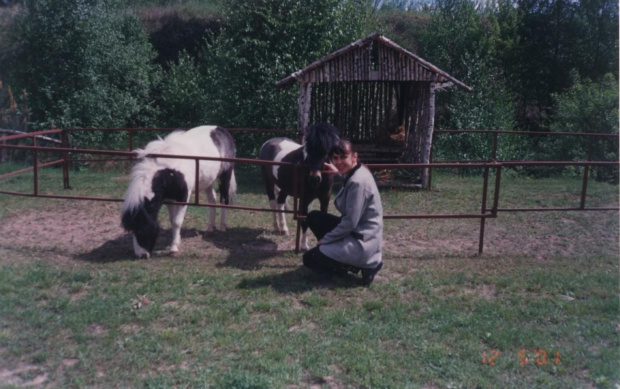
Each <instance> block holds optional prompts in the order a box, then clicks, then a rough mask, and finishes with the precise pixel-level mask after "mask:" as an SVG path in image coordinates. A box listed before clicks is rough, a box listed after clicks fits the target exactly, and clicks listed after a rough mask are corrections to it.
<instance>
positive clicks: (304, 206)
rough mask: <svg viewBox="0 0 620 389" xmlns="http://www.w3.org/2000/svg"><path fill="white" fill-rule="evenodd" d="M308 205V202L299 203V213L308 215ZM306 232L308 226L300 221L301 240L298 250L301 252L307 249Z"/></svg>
mask: <svg viewBox="0 0 620 389" xmlns="http://www.w3.org/2000/svg"><path fill="white" fill-rule="evenodd" d="M308 205H309V204H302V205H301V214H302V215H305V216H308ZM307 232H308V226H307V225H306V223H302V227H301V242H300V244H299V250H301V251H302V252H306V251H308V236H307V235H306V233H307Z"/></svg>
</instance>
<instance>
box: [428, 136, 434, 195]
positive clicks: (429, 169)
mask: <svg viewBox="0 0 620 389" xmlns="http://www.w3.org/2000/svg"><path fill="white" fill-rule="evenodd" d="M434 144H435V132H434V131H433V135H431V151H430V153H429V156H428V163H430V164H431V165H432V164H433V145H434ZM432 179H433V169H432V168H431V167H429V168H428V190H429V191H430V190H431V189H432V188H433V187H432V185H431V184H432Z"/></svg>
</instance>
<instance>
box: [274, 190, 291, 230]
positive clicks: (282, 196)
mask: <svg viewBox="0 0 620 389" xmlns="http://www.w3.org/2000/svg"><path fill="white" fill-rule="evenodd" d="M287 197H288V196H287V194H286V193H284V192H282V191H280V192H279V193H278V197H277V204H276V207H277V209H278V211H280V212H276V213H274V215H277V217H278V221H277V225H279V226H280V228H279V230H280V232H281V233H282V234H284V235H288V227H287V225H286V217H285V216H284V212H283V211H284V210H285V209H286V198H287Z"/></svg>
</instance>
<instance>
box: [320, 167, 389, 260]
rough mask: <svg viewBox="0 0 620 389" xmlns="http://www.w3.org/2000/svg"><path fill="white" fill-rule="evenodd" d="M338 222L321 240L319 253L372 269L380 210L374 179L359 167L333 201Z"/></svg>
mask: <svg viewBox="0 0 620 389" xmlns="http://www.w3.org/2000/svg"><path fill="white" fill-rule="evenodd" d="M334 205H335V206H336V209H337V210H338V211H339V212H340V213H341V214H342V220H341V221H340V223H339V224H338V225H337V226H336V228H334V229H333V230H332V231H330V232H328V233H327V234H326V235H325V236H324V237H323V239H322V240H321V245H320V246H319V250H321V252H322V253H323V254H325V255H327V256H328V257H330V258H332V259H334V260H336V261H339V262H343V263H346V264H349V265H353V266H357V267H363V268H373V267H375V266H377V265H378V264H379V263H380V262H381V242H382V240H383V207H382V206H381V197H380V196H379V190H378V189H377V184H376V183H375V179H374V177H373V176H372V174H371V173H370V171H369V170H368V169H367V168H366V167H365V166H360V167H359V168H357V170H355V171H354V172H353V174H352V175H351V177H349V179H348V180H347V181H346V183H345V184H344V186H343V187H342V189H340V192H338V194H337V195H336V198H335V200H334Z"/></svg>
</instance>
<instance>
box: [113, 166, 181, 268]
mask: <svg viewBox="0 0 620 389" xmlns="http://www.w3.org/2000/svg"><path fill="white" fill-rule="evenodd" d="M131 176H132V179H131V183H130V184H129V188H128V189H127V192H126V194H125V201H124V203H123V208H122V211H121V212H122V217H121V222H122V225H123V228H124V229H125V230H126V231H129V232H132V233H133V249H134V253H135V254H136V257H138V258H143V257H146V258H149V257H150V256H151V254H152V252H153V248H155V242H156V241H157V237H158V236H159V230H160V228H159V223H158V221H157V215H158V214H159V210H160V208H161V206H162V204H163V202H164V200H165V199H172V200H175V201H181V202H182V201H187V196H188V187H187V183H186V182H185V177H184V176H183V174H182V173H181V172H180V171H178V170H175V169H171V168H161V166H158V165H157V163H156V161H155V160H153V159H152V158H144V159H143V160H142V161H141V162H140V163H138V164H137V165H136V166H135V167H134V169H133V171H132V174H131Z"/></svg>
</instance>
